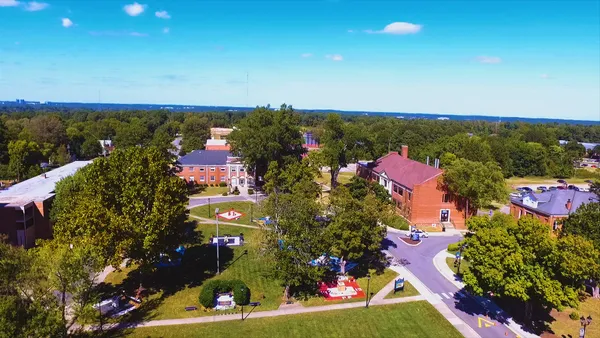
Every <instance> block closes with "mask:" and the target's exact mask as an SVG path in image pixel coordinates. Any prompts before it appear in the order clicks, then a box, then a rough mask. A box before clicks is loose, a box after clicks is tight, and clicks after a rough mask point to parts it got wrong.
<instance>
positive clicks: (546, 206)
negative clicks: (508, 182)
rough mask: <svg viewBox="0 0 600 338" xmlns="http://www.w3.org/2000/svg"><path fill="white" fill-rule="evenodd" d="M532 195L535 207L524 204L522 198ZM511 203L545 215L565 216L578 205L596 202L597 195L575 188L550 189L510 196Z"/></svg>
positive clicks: (572, 211)
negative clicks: (568, 206) (514, 196)
mask: <svg viewBox="0 0 600 338" xmlns="http://www.w3.org/2000/svg"><path fill="white" fill-rule="evenodd" d="M527 196H530V197H531V196H533V197H534V198H535V199H537V208H533V207H531V206H528V205H525V203H523V199H524V198H525V197H527ZM569 200H571V208H570V209H567V201H569ZM510 201H511V203H514V204H516V205H519V206H522V207H526V208H528V209H530V210H533V211H536V212H537V213H540V214H543V215H547V216H566V215H569V214H572V213H574V212H575V211H576V210H577V209H578V208H579V207H580V206H582V205H584V204H586V203H590V202H592V201H596V202H598V196H596V195H595V194H594V193H592V192H584V191H576V190H552V191H546V192H543V193H530V194H528V195H525V196H522V197H516V198H511V200H510Z"/></svg>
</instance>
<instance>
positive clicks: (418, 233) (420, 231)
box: [406, 229, 429, 238]
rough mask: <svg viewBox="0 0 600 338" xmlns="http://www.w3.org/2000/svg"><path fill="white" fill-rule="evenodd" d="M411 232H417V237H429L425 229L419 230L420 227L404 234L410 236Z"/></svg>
mask: <svg viewBox="0 0 600 338" xmlns="http://www.w3.org/2000/svg"><path fill="white" fill-rule="evenodd" d="M413 234H417V235H419V238H428V237H429V234H428V233H427V231H424V230H420V229H417V230H414V231H411V232H410V233H408V234H407V235H406V236H407V237H412V236H413Z"/></svg>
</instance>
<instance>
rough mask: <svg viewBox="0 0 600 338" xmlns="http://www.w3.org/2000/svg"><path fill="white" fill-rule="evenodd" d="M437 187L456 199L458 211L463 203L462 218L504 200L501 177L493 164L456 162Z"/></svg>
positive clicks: (504, 190)
mask: <svg viewBox="0 0 600 338" xmlns="http://www.w3.org/2000/svg"><path fill="white" fill-rule="evenodd" d="M440 184H441V185H442V187H443V188H444V189H445V190H446V191H448V192H449V193H451V194H452V195H454V196H457V197H458V198H459V201H458V202H457V203H459V205H458V206H459V207H460V208H462V207H463V204H462V202H464V208H465V217H469V216H470V215H472V214H475V213H476V212H477V209H479V208H482V207H485V206H488V205H489V204H490V203H491V202H493V201H504V200H505V199H506V197H507V191H506V186H505V183H504V176H503V175H502V171H501V170H500V167H498V165H497V164H496V163H494V162H488V163H485V164H484V163H481V162H473V161H469V160H467V159H462V158H459V159H457V160H455V161H454V162H452V164H451V165H450V166H448V168H446V170H445V171H444V174H443V175H442V177H441V180H440Z"/></svg>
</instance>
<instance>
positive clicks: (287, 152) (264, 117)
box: [228, 104, 306, 183]
mask: <svg viewBox="0 0 600 338" xmlns="http://www.w3.org/2000/svg"><path fill="white" fill-rule="evenodd" d="M228 141H229V143H230V144H231V150H232V152H234V153H237V154H239V155H240V156H241V158H242V160H243V161H244V163H245V164H246V166H248V167H249V168H253V169H254V176H255V180H256V182H257V183H260V182H259V180H258V179H259V178H260V177H263V176H264V175H265V173H266V172H267V169H268V167H269V164H270V163H271V162H272V161H275V162H277V164H278V165H279V167H280V168H283V167H284V166H285V164H286V163H290V162H286V161H288V160H289V159H292V160H294V159H295V160H296V161H299V160H300V157H301V155H302V154H304V153H305V152H306V150H305V149H304V148H303V147H302V142H303V140H302V133H301V132H300V116H299V114H298V113H296V112H295V111H294V109H293V108H292V106H287V105H285V104H284V105H282V106H281V108H280V109H278V110H272V109H271V108H270V107H258V108H256V109H255V110H254V111H252V113H250V114H249V115H248V116H247V117H246V118H245V119H243V120H241V121H240V122H239V123H238V124H237V126H236V129H235V130H234V131H233V132H232V133H231V134H229V138H228ZM286 158H287V159H288V160H286Z"/></svg>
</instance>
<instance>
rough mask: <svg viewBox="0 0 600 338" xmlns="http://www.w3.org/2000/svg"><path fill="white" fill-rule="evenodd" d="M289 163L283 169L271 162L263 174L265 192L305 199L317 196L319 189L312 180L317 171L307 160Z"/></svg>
mask: <svg viewBox="0 0 600 338" xmlns="http://www.w3.org/2000/svg"><path fill="white" fill-rule="evenodd" d="M290 162H291V163H290V164H289V165H287V166H285V167H284V169H281V168H280V167H279V165H278V164H277V162H275V161H273V162H271V164H270V165H269V170H268V171H267V173H266V174H265V182H266V183H265V191H266V192H267V193H268V194H273V193H275V194H279V193H298V194H302V195H304V196H306V197H307V198H315V197H316V196H318V195H319V192H320V190H321V189H320V187H319V185H318V184H317V183H315V181H314V179H315V176H316V175H317V174H318V171H319V169H318V168H317V167H315V166H312V165H311V163H310V160H309V159H308V158H305V159H303V160H302V161H301V162H298V161H290Z"/></svg>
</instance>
